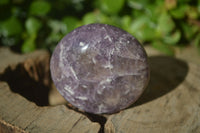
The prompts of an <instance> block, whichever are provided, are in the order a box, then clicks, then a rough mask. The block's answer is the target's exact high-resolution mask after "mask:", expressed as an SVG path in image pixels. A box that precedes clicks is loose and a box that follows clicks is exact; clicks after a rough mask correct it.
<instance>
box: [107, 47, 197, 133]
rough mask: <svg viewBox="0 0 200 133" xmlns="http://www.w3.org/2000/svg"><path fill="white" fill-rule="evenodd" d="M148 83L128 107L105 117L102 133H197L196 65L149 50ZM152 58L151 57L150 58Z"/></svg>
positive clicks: (188, 60) (193, 61) (182, 55)
mask: <svg viewBox="0 0 200 133" xmlns="http://www.w3.org/2000/svg"><path fill="white" fill-rule="evenodd" d="M147 52H148V53H149V56H150V58H149V62H150V66H151V80H150V84H149V86H148V88H147V89H146V91H145V92H144V94H143V95H142V97H141V98H140V99H139V100H138V101H137V102H136V103H135V104H134V105H133V106H132V107H130V108H128V109H126V110H123V111H121V112H119V113H116V114H113V115H110V116H107V118H108V120H107V122H106V124H105V132H106V133H161V132H162V133H200V66H199V65H198V63H197V64H196V63H195V61H196V60H195V59H194V58H196V59H197V57H196V56H195V57H191V58H193V59H192V60H191V61H190V59H189V57H188V55H189V54H185V53H184V54H181V53H179V55H178V57H181V59H184V55H187V58H186V60H187V61H183V60H180V59H175V58H172V57H167V56H164V55H162V56H161V55H160V54H158V53H157V52H155V51H149V49H147ZM151 55H153V56H151Z"/></svg>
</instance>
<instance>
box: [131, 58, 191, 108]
mask: <svg viewBox="0 0 200 133" xmlns="http://www.w3.org/2000/svg"><path fill="white" fill-rule="evenodd" d="M149 64H150V75H151V76H150V82H149V85H148V87H147V88H146V90H145V91H144V93H143V94H142V96H141V97H140V98H139V99H138V100H137V102H136V103H135V104H133V105H132V107H133V106H138V105H141V104H144V103H147V102H150V101H152V100H154V99H156V98H159V97H161V96H163V95H165V94H167V93H168V92H170V91H172V90H173V89H175V88H176V87H177V86H178V85H179V84H180V83H181V82H182V81H183V80H184V79H185V77H186V75H187V73H188V65H187V64H186V63H185V62H184V61H182V60H179V59H176V58H173V57H169V56H152V57H150V58H149Z"/></svg>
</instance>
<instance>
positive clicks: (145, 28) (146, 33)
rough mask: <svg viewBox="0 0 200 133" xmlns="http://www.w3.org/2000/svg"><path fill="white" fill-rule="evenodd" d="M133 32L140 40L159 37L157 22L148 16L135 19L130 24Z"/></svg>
mask: <svg viewBox="0 0 200 133" xmlns="http://www.w3.org/2000/svg"><path fill="white" fill-rule="evenodd" d="M130 29H131V33H132V34H133V35H134V36H135V37H136V38H137V39H139V40H140V41H151V40H153V39H155V38H157V35H156V31H155V30H156V29H155V24H154V23H153V22H152V21H151V20H150V19H149V18H148V17H147V16H146V17H145V16H143V17H140V18H138V19H135V20H134V21H133V23H132V24H131V26H130Z"/></svg>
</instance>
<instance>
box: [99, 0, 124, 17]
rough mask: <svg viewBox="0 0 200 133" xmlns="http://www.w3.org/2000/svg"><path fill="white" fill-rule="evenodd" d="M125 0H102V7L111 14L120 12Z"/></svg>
mask: <svg viewBox="0 0 200 133" xmlns="http://www.w3.org/2000/svg"><path fill="white" fill-rule="evenodd" d="M124 3H125V0H102V6H103V7H102V8H103V10H104V11H106V12H107V13H109V14H116V13H118V12H119V11H120V10H121V9H122V7H123V6H124Z"/></svg>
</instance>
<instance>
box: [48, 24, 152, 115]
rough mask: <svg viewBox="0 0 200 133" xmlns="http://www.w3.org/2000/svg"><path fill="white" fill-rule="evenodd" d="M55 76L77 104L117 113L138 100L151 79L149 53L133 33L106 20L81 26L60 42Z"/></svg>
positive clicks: (53, 59)
mask: <svg viewBox="0 0 200 133" xmlns="http://www.w3.org/2000/svg"><path fill="white" fill-rule="evenodd" d="M50 69H51V76H52V79H53V81H54V84H55V86H56V88H57V89H58V91H59V92H60V94H61V95H62V96H63V97H64V98H65V99H66V100H67V101H68V102H70V103H71V104H72V105H73V106H75V107H77V108H79V109H81V110H84V111H86V112H90V113H94V114H102V113H115V112H118V111H120V110H122V109H124V108H127V107H128V106H129V105H131V104H132V103H134V102H135V101H136V100H137V99H138V98H139V97H140V95H141V94H142V92H143V91H144V89H145V87H146V86H147V84H148V82H149V66H148V61H147V55H146V52H145V50H144V48H143V47H142V46H141V45H140V43H139V42H138V41H137V40H136V39H135V38H134V37H133V36H132V35H130V34H129V33H127V32H125V31H123V30H121V29H119V28H117V27H114V26H110V25H106V24H89V25H85V26H81V27H79V28H77V29H75V30H73V31H72V32H71V33H69V34H68V35H66V36H65V37H64V38H63V39H62V40H61V41H60V42H59V44H58V45H57V46H56V48H55V50H54V52H53V55H52V57H51V62H50Z"/></svg>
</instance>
